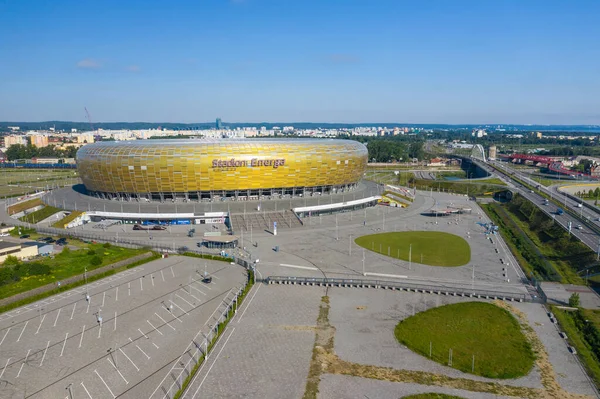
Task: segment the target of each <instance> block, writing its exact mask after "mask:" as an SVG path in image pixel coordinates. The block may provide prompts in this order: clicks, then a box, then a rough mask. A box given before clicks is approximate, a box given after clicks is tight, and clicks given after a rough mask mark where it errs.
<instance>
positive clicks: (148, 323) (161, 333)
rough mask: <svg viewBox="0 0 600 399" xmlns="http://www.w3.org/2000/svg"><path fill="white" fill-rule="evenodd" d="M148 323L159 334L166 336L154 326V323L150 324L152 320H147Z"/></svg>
mask: <svg viewBox="0 0 600 399" xmlns="http://www.w3.org/2000/svg"><path fill="white" fill-rule="evenodd" d="M146 321H147V322H148V324H150V326H151V327H152V328H154V329H155V330H156V332H157V333H159V334H160V335H164V334H163V333H161V332H160V331H159V330H157V329H156V327H154V325H153V324H152V323H150V320H146Z"/></svg>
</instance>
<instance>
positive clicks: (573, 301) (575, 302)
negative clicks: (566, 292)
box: [569, 292, 579, 308]
mask: <svg viewBox="0 0 600 399" xmlns="http://www.w3.org/2000/svg"><path fill="white" fill-rule="evenodd" d="M569 306H570V307H572V308H578V307H579V294H578V293H576V292H574V293H572V294H571V296H570V297H569Z"/></svg>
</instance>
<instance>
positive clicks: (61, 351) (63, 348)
mask: <svg viewBox="0 0 600 399" xmlns="http://www.w3.org/2000/svg"><path fill="white" fill-rule="evenodd" d="M68 336H69V333H67V334H66V335H65V340H64V342H63V347H62V349H61V350H60V356H59V357H62V355H63V352H64V351H65V344H66V343H67V337H68Z"/></svg>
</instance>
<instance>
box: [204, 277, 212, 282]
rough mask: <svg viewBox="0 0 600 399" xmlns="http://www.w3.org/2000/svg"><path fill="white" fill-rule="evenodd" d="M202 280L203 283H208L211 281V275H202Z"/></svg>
mask: <svg viewBox="0 0 600 399" xmlns="http://www.w3.org/2000/svg"><path fill="white" fill-rule="evenodd" d="M202 282H203V283H205V284H210V283H212V277H211V276H204V277H203V278H202Z"/></svg>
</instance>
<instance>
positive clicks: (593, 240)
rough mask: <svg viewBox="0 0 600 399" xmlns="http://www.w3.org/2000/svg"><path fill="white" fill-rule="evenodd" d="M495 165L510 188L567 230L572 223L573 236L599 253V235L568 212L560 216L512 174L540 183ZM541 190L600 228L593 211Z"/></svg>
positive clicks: (553, 192)
mask: <svg viewBox="0 0 600 399" xmlns="http://www.w3.org/2000/svg"><path fill="white" fill-rule="evenodd" d="M493 164H494V165H495V166H496V167H497V168H499V169H500V170H502V171H506V173H502V172H500V171H498V170H497V169H496V170H495V173H496V174H497V175H498V176H499V177H500V179H502V180H504V181H505V182H506V183H507V184H508V185H509V187H511V188H514V189H515V190H516V191H517V192H518V193H519V194H521V195H522V196H523V197H525V198H527V199H528V200H529V201H531V202H532V203H533V204H535V205H536V206H537V207H538V208H540V209H541V210H542V211H543V212H544V213H546V214H547V215H548V216H550V217H552V218H553V219H554V220H555V221H556V223H558V224H560V225H561V226H563V227H564V228H565V229H566V230H568V226H569V222H571V234H573V235H574V236H575V237H577V238H579V239H580V240H581V242H583V243H584V244H586V245H587V246H588V247H590V248H591V249H592V250H593V251H594V252H596V251H598V246H599V245H600V241H599V239H600V236H599V235H598V234H596V233H594V232H593V231H591V230H590V229H589V228H587V227H585V226H583V225H582V223H581V221H580V220H578V219H576V218H574V217H573V216H571V215H570V214H568V213H566V212H564V213H563V214H562V215H558V214H557V210H558V207H557V206H556V205H554V204H553V203H550V204H548V205H545V198H544V197H543V196H542V195H540V194H538V193H537V192H535V191H533V190H530V189H529V188H528V187H524V186H523V185H521V184H520V183H519V182H517V181H514V180H513V177H512V175H511V174H510V173H511V172H514V173H515V174H516V176H517V177H518V178H519V179H521V180H523V181H526V182H527V183H531V184H533V185H536V186H537V185H539V183H537V182H535V181H534V180H532V179H530V178H529V177H527V176H524V175H523V174H521V173H519V172H518V171H516V170H513V169H511V168H509V167H507V166H506V165H504V164H503V163H500V162H493ZM478 165H480V166H482V167H484V168H485V169H486V170H487V171H492V170H493V169H492V168H491V167H490V166H488V165H483V164H482V163H481V162H478ZM540 190H543V191H545V192H546V193H547V194H548V195H551V196H552V197H557V196H562V197H563V198H560V199H561V201H565V203H566V205H565V206H563V209H570V210H571V211H572V212H576V213H577V214H580V215H581V217H582V218H588V219H589V220H590V222H592V223H594V224H596V225H597V226H598V227H600V223H599V222H597V221H594V219H595V218H598V216H599V215H598V214H597V213H596V212H594V211H593V210H591V209H589V208H586V207H585V206H584V207H582V208H578V207H577V204H578V202H577V201H574V200H572V199H570V198H568V197H567V196H566V195H563V194H561V193H559V192H558V191H553V190H552V188H548V187H545V186H540ZM578 226H581V229H579V228H578Z"/></svg>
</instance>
